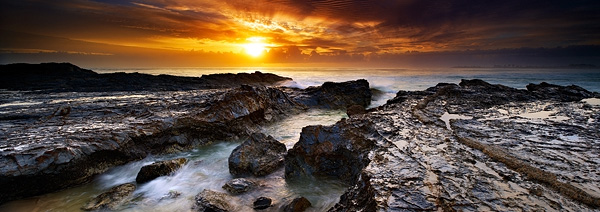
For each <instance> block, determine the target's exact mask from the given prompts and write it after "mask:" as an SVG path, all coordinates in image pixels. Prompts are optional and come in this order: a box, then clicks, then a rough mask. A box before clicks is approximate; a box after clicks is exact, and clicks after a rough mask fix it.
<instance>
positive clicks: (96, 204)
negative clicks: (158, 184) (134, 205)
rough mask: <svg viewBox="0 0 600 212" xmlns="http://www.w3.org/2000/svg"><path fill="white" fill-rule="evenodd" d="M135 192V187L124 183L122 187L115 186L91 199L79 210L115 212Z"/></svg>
mask: <svg viewBox="0 0 600 212" xmlns="http://www.w3.org/2000/svg"><path fill="white" fill-rule="evenodd" d="M134 190H135V185H134V184H131V183H125V184H122V185H118V186H115V187H113V188H111V189H110V190H108V191H107V192H104V193H102V194H100V195H98V196H96V197H94V198H93V199H91V200H90V201H89V202H88V203H87V204H86V205H85V206H83V207H82V208H81V209H82V210H85V211H94V210H115V209H117V207H118V206H120V205H121V204H122V203H123V202H124V201H125V200H126V199H127V197H129V195H131V193H133V191H134Z"/></svg>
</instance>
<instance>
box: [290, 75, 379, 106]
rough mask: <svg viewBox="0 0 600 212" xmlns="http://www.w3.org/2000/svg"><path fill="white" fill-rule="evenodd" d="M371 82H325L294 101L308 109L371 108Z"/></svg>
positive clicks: (306, 91) (362, 80) (311, 88)
mask: <svg viewBox="0 0 600 212" xmlns="http://www.w3.org/2000/svg"><path fill="white" fill-rule="evenodd" d="M371 96H372V94H371V89H369V82H367V80H364V79H361V80H356V81H348V82H340V83H335V82H325V83H323V85H322V86H319V87H309V88H307V89H306V90H305V91H303V92H302V94H301V95H298V96H296V98H294V100H296V101H297V102H299V103H301V104H304V105H306V106H308V107H316V108H326V109H345V108H347V107H349V106H351V105H361V106H363V107H367V106H369V104H370V103H371Z"/></svg>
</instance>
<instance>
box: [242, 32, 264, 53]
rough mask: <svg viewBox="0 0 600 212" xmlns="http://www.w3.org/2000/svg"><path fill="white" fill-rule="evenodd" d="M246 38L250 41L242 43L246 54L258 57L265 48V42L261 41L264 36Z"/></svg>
mask: <svg viewBox="0 0 600 212" xmlns="http://www.w3.org/2000/svg"><path fill="white" fill-rule="evenodd" d="M246 40H248V41H250V42H251V43H247V44H244V49H245V50H246V54H249V55H250V56H252V57H258V56H260V55H262V53H263V52H264V51H265V50H266V46H267V44H265V43H264V42H263V41H264V40H265V38H263V37H251V38H248V39H246Z"/></svg>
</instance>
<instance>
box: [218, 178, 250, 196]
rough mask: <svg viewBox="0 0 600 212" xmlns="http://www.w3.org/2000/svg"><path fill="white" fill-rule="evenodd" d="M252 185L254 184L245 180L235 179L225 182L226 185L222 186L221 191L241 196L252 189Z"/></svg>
mask: <svg viewBox="0 0 600 212" xmlns="http://www.w3.org/2000/svg"><path fill="white" fill-rule="evenodd" d="M254 185H255V184H254V182H252V181H250V180H247V179H245V178H235V179H232V180H230V181H227V183H225V185H223V189H225V190H226V191H228V192H229V193H232V194H241V193H244V192H247V191H249V190H250V189H252V188H253V187H254Z"/></svg>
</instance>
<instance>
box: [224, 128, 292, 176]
mask: <svg viewBox="0 0 600 212" xmlns="http://www.w3.org/2000/svg"><path fill="white" fill-rule="evenodd" d="M285 152H286V147H285V144H283V143H280V142H279V141H277V140H275V139H274V138H273V137H271V136H267V135H265V134H262V133H253V134H252V135H250V138H248V139H247V140H246V141H244V143H242V144H241V145H239V146H238V147H236V148H235V149H234V150H233V151H232V152H231V155H229V160H228V161H229V173H231V174H232V175H234V176H244V175H250V174H251V175H254V176H265V175H268V174H270V173H272V172H273V171H275V170H277V168H279V167H281V166H282V165H283V156H284V155H285Z"/></svg>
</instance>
